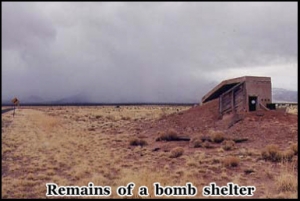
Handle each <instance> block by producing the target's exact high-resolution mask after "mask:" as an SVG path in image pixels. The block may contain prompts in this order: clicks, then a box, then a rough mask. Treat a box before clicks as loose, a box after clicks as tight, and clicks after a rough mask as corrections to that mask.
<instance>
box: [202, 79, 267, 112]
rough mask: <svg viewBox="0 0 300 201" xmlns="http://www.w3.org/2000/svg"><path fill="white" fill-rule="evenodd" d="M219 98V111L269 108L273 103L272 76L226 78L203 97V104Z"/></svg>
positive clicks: (245, 110)
mask: <svg viewBox="0 0 300 201" xmlns="http://www.w3.org/2000/svg"><path fill="white" fill-rule="evenodd" d="M217 98H218V99H219V113H220V115H224V114H227V113H236V112H252V111H257V110H268V109H269V108H270V107H271V105H272V104H271V103H272V84H271V78H270V77H256V76H244V77H238V78H233V79H229V80H224V81H222V82H221V83H220V84H218V85H217V86H216V87H214V88H213V89H212V90H211V91H209V92H208V93H207V94H206V95H205V96H203V98H202V104H203V103H206V102H208V101H211V100H214V99H217Z"/></svg>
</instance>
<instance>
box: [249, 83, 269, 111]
mask: <svg viewBox="0 0 300 201" xmlns="http://www.w3.org/2000/svg"><path fill="white" fill-rule="evenodd" d="M246 94H247V97H246V105H247V106H248V105H249V102H248V101H249V99H248V97H249V96H257V104H258V105H256V108H259V103H262V104H263V105H264V106H266V105H267V104H268V103H272V84H271V80H247V81H246Z"/></svg>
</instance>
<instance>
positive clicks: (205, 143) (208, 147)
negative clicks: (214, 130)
mask: <svg viewBox="0 0 300 201" xmlns="http://www.w3.org/2000/svg"><path fill="white" fill-rule="evenodd" d="M202 146H203V147H204V148H206V149H211V148H213V146H211V144H210V143H209V142H208V141H205V142H203V143H202Z"/></svg>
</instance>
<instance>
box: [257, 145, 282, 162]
mask: <svg viewBox="0 0 300 201" xmlns="http://www.w3.org/2000/svg"><path fill="white" fill-rule="evenodd" d="M261 155H262V158H263V159H265V160H270V161H272V162H279V161H281V159H282V154H281V152H280V150H279V147H278V145H275V144H270V145H267V147H266V148H265V149H264V150H263V151H262V153H261Z"/></svg>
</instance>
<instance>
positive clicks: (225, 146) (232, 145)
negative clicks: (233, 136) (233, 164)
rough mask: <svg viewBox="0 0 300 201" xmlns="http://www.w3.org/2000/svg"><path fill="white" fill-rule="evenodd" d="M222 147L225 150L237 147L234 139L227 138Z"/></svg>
mask: <svg viewBox="0 0 300 201" xmlns="http://www.w3.org/2000/svg"><path fill="white" fill-rule="evenodd" d="M222 148H223V149H224V150H225V151H229V150H233V149H234V148H235V142H234V141H232V140H225V141H224V142H223V144H222Z"/></svg>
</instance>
